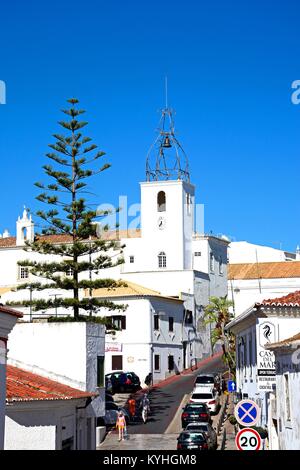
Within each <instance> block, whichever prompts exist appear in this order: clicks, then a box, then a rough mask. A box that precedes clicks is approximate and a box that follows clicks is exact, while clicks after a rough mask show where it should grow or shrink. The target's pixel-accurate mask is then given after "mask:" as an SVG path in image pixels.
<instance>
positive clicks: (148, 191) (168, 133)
mask: <svg viewBox="0 0 300 470" xmlns="http://www.w3.org/2000/svg"><path fill="white" fill-rule="evenodd" d="M173 116H174V111H173V110H172V109H171V108H169V107H168V105H167V103H166V107H165V108H164V109H162V111H161V119H160V123H159V129H158V134H157V136H156V138H155V141H154V143H153V144H152V146H151V147H150V150H149V152H148V155H147V159H146V181H145V182H143V183H141V229H142V238H143V240H144V242H145V244H146V246H147V249H146V250H145V251H144V265H145V266H147V268H148V270H151V271H153V270H154V271H156V270H184V269H191V268H192V249H191V247H192V236H193V231H194V205H195V188H194V186H193V185H192V184H191V183H190V172H189V163H188V158H187V156H186V154H185V152H184V150H183V148H182V146H181V144H180V143H179V141H178V139H177V137H176V135H175V125H174V118H173Z"/></svg>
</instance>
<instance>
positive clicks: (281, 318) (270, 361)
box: [226, 293, 300, 426]
mask: <svg viewBox="0 0 300 470" xmlns="http://www.w3.org/2000/svg"><path fill="white" fill-rule="evenodd" d="M295 295H296V296H297V295H298V294H297V293H296V294H289V295H287V296H284V297H281V298H276V299H270V300H265V301H263V302H260V303H256V304H255V305H253V306H252V307H251V308H249V309H248V310H246V311H245V312H244V313H243V314H241V315H239V316H238V317H236V318H235V319H234V320H232V321H231V322H230V323H229V324H228V325H227V327H226V329H228V330H230V331H232V332H233V333H234V334H235V336H236V364H237V365H236V380H237V392H238V394H239V396H240V398H250V399H252V400H254V401H256V403H257V404H258V405H259V406H260V408H261V425H263V426H267V425H268V421H269V415H270V394H272V391H273V388H274V386H275V384H276V380H275V376H276V368H275V356H274V354H273V353H272V352H271V351H269V350H267V349H265V346H266V344H270V343H273V342H278V341H281V340H283V339H285V338H287V337H288V336H290V335H292V334H293V333H294V332H295V331H298V330H299V328H300V308H299V306H298V305H295V301H294V297H295ZM271 398H272V397H271Z"/></svg>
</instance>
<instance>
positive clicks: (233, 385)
mask: <svg viewBox="0 0 300 470" xmlns="http://www.w3.org/2000/svg"><path fill="white" fill-rule="evenodd" d="M227 390H228V392H231V393H232V392H236V383H235V381H234V380H228V382H227Z"/></svg>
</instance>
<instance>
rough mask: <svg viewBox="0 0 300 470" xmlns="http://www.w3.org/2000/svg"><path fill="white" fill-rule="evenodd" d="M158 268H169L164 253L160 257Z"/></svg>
mask: <svg viewBox="0 0 300 470" xmlns="http://www.w3.org/2000/svg"><path fill="white" fill-rule="evenodd" d="M158 267H159V268H166V267H167V257H166V253H165V252H164V251H161V252H160V253H159V255H158Z"/></svg>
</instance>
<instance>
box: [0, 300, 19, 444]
mask: <svg viewBox="0 0 300 470" xmlns="http://www.w3.org/2000/svg"><path fill="white" fill-rule="evenodd" d="M20 318H22V314H21V313H20V312H17V311H16V310H13V309H11V308H7V307H5V306H3V305H1V304H0V450H1V449H3V446H4V420H5V400H6V361H7V351H8V346H7V342H8V335H9V334H10V332H11V331H12V329H13V328H14V326H15V324H16V322H17V320H18V319H20Z"/></svg>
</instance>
